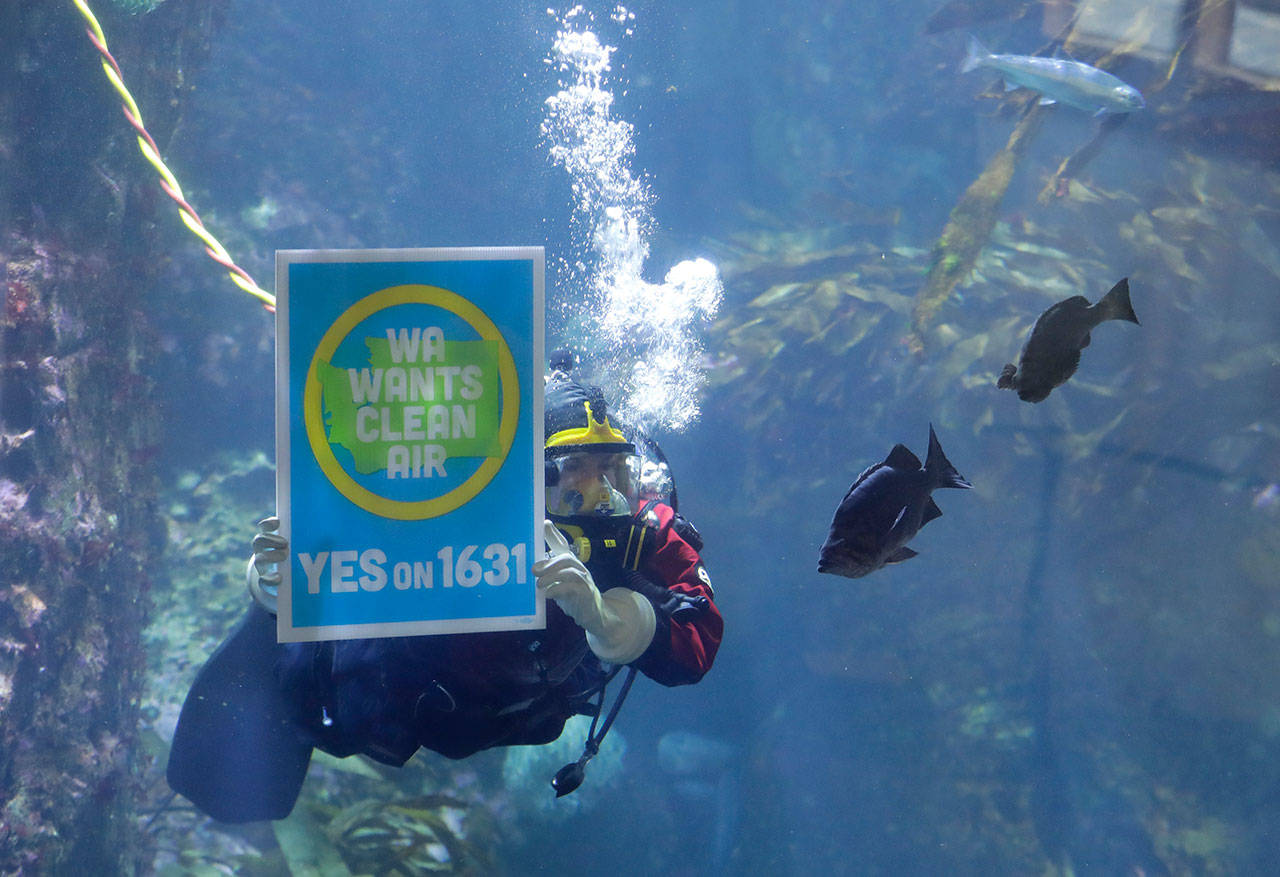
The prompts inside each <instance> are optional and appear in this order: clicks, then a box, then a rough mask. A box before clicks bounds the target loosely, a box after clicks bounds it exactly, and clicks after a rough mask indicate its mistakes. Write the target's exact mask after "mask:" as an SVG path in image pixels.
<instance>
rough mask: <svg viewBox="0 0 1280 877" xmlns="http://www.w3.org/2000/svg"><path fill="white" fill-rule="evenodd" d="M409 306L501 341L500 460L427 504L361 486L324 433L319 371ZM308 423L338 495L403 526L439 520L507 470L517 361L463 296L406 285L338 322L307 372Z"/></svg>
mask: <svg viewBox="0 0 1280 877" xmlns="http://www.w3.org/2000/svg"><path fill="white" fill-rule="evenodd" d="M403 304H425V305H432V306H434V307H438V308H440V309H442V310H446V311H449V312H450V313H452V314H454V315H455V316H457V317H460V318H461V319H462V320H463V321H465V322H466V323H467V324H468V325H469V326H471V328H472V329H474V330H475V331H476V333H477V334H478V335H479V336H480V338H481V339H482V340H484V341H495V342H497V344H498V377H499V380H500V382H501V384H502V417H501V419H500V420H499V422H498V446H499V452H498V455H497V456H496V457H486V458H485V461H484V462H483V463H481V464H480V467H479V468H478V469H476V471H475V472H473V473H472V474H471V477H469V478H468V479H467V480H466V481H464V482H462V483H461V484H459V485H458V486H457V487H455V488H453V490H450V491H449V492H448V493H446V494H444V495H442V496H437V497H435V498H434V499H423V500H417V501H412V502H407V501H404V500H396V499H388V498H387V497H385V496H379V495H378V494H376V493H374V492H373V491H372V490H369V489H368V488H367V487H364V486H363V485H361V484H360V483H358V482H357V481H356V480H355V479H354V478H352V477H351V475H349V474H348V473H347V470H346V469H344V468H342V464H341V463H339V462H338V458H337V457H335V456H334V454H333V447H332V446H331V445H330V444H329V437H328V436H327V435H325V431H324V413H323V411H322V410H321V392H320V391H321V387H320V378H319V376H318V373H317V369H316V366H317V364H318V363H321V362H325V363H327V362H329V361H330V360H331V359H332V358H333V354H334V353H335V352H336V351H337V349H338V345H339V344H341V343H342V341H343V340H344V339H345V338H346V337H347V335H348V334H350V332H351V331H352V330H353V329H355V327H356V326H358V325H359V324H360V323H361V322H363V321H364V320H365V319H367V318H368V317H370V316H372V315H373V314H375V313H377V312H378V311H381V310H385V309H386V308H390V307H395V306H396V305H403ZM302 411H303V420H304V422H305V423H306V427H307V440H308V441H309V442H310V444H311V452H312V453H313V454H314V455H315V458H316V463H318V464H319V465H320V469H321V471H322V472H324V474H325V477H327V478H328V479H329V482H330V483H331V484H332V485H333V486H334V487H336V488H337V489H338V492H339V493H341V494H342V495H343V496H345V497H346V498H347V499H349V500H351V501H352V502H353V503H355V504H356V505H358V506H359V507H360V508H362V509H364V510H365V511H368V512H372V513H373V514H375V515H378V516H379V517H383V518H394V519H396V520H400V521H420V520H423V519H426V518H435V517H438V516H440V515H443V514H447V513H448V512H451V511H453V510H454V509H456V508H458V507H459V506H461V505H463V504H464V503H467V502H469V501H470V500H472V499H473V498H475V496H476V494H478V493H479V492H480V491H481V490H483V489H484V488H485V485H487V484H488V483H489V482H490V481H491V480H492V479H493V476H494V475H496V474H497V472H498V470H499V469H500V468H501V467H502V464H503V462H505V461H506V459H507V454H508V453H509V452H510V451H511V443H512V442H513V441H514V440H515V435H516V422H517V419H518V417H519V414H520V391H519V386H518V381H517V379H516V363H515V360H514V359H513V358H512V356H511V349H510V348H509V347H508V346H507V341H506V339H505V338H503V337H502V333H501V332H499V331H498V327H497V326H495V325H494V324H493V321H492V320H490V319H489V318H488V317H487V316H485V313H484V311H482V310H480V309H479V308H478V307H476V306H475V305H474V304H472V303H471V302H470V301H467V300H466V299H465V298H463V297H462V296H460V295H458V294H457V293H453V292H450V291H449V290H447V289H441V288H440V287H438V286H426V285H422V284H406V285H404V286H390V287H387V288H386V289H382V290H379V291H378V292H375V293H372V294H371V295H367V296H365V297H364V298H362V299H360V300H359V301H358V302H356V303H355V304H353V305H352V306H351V307H349V308H347V310H346V311H345V312H344V313H343V314H342V316H340V317H338V319H337V320H335V321H334V322H333V325H331V326H330V327H329V328H328V330H327V331H326V332H325V333H324V337H323V338H321V339H320V344H319V345H318V346H317V347H316V352H315V354H314V355H313V356H312V357H311V364H310V365H309V366H308V367H307V380H306V384H305V386H304V387H303V391H302Z"/></svg>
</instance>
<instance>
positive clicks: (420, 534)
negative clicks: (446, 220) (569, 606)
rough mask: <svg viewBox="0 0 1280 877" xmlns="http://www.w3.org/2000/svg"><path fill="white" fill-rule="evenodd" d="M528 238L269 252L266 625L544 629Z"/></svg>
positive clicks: (285, 638)
mask: <svg viewBox="0 0 1280 877" xmlns="http://www.w3.org/2000/svg"><path fill="white" fill-rule="evenodd" d="M542 283H543V252H542V250H541V248H514V247H510V248H507V247H496V248H453V249H405V250H289V251H280V252H278V253H277V254H276V290H277V308H278V309H277V313H276V347H277V353H276V385H277V386H276V455H277V475H276V490H277V503H278V508H279V514H280V519H281V522H280V526H281V534H282V535H284V536H285V537H286V538H287V539H288V540H289V546H290V552H289V562H288V564H282V573H283V581H282V583H281V585H280V591H279V600H278V605H279V614H278V626H277V633H278V637H279V639H280V641H281V642H298V641H311V640H330V639H350V638H355V637H384V636H413V635H421V634H436V633H463V632H472V631H486V630H517V629H530V628H538V627H542V626H543V622H544V606H543V602H542V600H541V599H539V597H538V595H537V593H536V589H535V587H534V583H533V577H532V575H531V574H530V571H529V567H530V565H531V563H532V561H533V560H534V558H535V555H536V553H538V552H540V551H541V549H542V536H541V522H542V519H543V509H542V504H543V484H542V482H543V477H544V476H543V471H542V470H543V462H542V457H543V453H542V442H543V429H542V426H543V424H542V387H543V377H542V359H543V351H542V348H543V286H542Z"/></svg>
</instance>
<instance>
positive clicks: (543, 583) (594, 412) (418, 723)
mask: <svg viewBox="0 0 1280 877" xmlns="http://www.w3.org/2000/svg"><path fill="white" fill-rule="evenodd" d="M573 363H574V358H573V354H572V352H571V351H556V352H555V353H553V354H552V357H551V366H552V373H551V375H550V377H549V378H548V379H547V383H546V391H545V411H546V416H545V419H546V453H545V464H544V465H545V481H546V509H547V516H548V518H549V520H547V521H545V522H544V529H545V539H546V542H547V546H548V549H549V551H548V553H547V555H546V556H545V557H544V558H543V559H541V560H539V561H537V562H536V563H534V564H533V574H534V576H535V579H536V584H537V587H538V589H539V590H540V591H541V592H542V593H543V594H544V595H545V596H546V597H547V606H546V627H545V629H543V630H529V631H501V632H490V633H465V634H448V635H435V636H416V637H392V638H381V639H355V640H339V641H330V642H308V643H277V642H276V620H275V616H274V611H275V599H274V598H275V595H274V593H273V590H272V588H273V586H278V585H279V582H280V574H279V572H278V569H277V568H276V566H275V565H277V564H280V563H284V562H287V559H288V544H287V542H286V540H285V539H284V538H283V537H282V536H280V535H279V534H278V533H275V532H273V531H274V530H275V529H276V528H277V527H278V520H277V519H275V518H268V519H266V520H265V521H263V522H262V528H263V532H261V533H259V534H258V535H257V536H256V537H255V538H254V540H253V552H254V553H253V557H252V558H251V559H250V561H249V569H248V578H249V589H250V593H251V594H252V595H253V597H254V602H253V603H252V604H251V605H250V608H249V612H248V614H247V615H246V616H245V618H244V619H243V620H242V621H241V623H240V625H239V626H238V627H237V628H236V630H235V631H233V632H232V634H231V635H230V636H229V637H228V638H227V640H226V641H224V642H223V643H222V645H221V646H219V647H218V649H217V650H216V651H215V652H214V654H213V655H212V656H211V657H210V658H209V660H208V661H207V662H206V664H205V665H204V667H203V668H202V669H201V670H200V673H199V674H198V675H197V677H196V680H195V682H194V683H193V684H192V687H191V690H190V692H189V693H188V694H187V698H186V701H185V702H184V704H183V707H182V713H181V715H180V717H179V720H178V725H177V729H176V730H175V732H174V739H173V745H172V748H171V750H170V754H169V764H168V767H167V770H166V776H167V778H168V780H169V785H170V787H171V788H172V789H173V790H174V791H175V792H178V793H179V794H182V795H183V796H185V797H186V798H188V799H190V800H191V801H192V802H193V803H194V804H195V805H196V806H197V807H199V808H200V809H201V810H202V811H204V812H205V813H207V814H208V815H210V816H212V817H213V818H215V819H217V820H220V821H223V822H252V821H257V820H264V819H283V818H284V817H285V816H287V815H288V814H289V812H290V811H291V810H292V809H293V805H294V802H295V801H296V800H297V798H298V794H299V792H300V790H301V788H302V783H303V780H304V779H305V777H306V772H307V766H308V764H309V762H310V759H311V752H312V749H313V748H319V749H322V750H324V751H325V752H328V753H330V754H331V755H334V756H337V757H346V756H349V755H356V754H363V755H367V756H369V757H370V758H373V759H375V760H377V761H379V762H382V763H383V764H389V765H393V766H396V767H399V766H401V765H403V764H404V763H405V762H407V761H408V760H409V759H410V758H411V757H412V756H413V755H414V753H415V752H417V750H418V748H419V747H423V748H426V749H431V750H434V751H436V752H439V753H441V754H443V755H445V756H448V757H449V758H466V757H467V756H469V755H472V754H474V753H476V752H478V751H480V750H482V749H488V748H491V747H495V746H512V745H520V744H542V743H549V742H551V741H553V740H555V739H556V738H558V737H559V736H560V733H561V731H562V730H563V729H564V724H565V722H566V721H567V720H568V719H569V718H570V717H571V716H573V715H577V714H583V715H591V716H593V719H592V723H591V730H590V731H589V732H588V735H587V740H586V743H585V746H584V750H583V754H582V757H581V758H579V759H578V761H577V762H571V763H569V764H566V765H565V766H564V768H562V769H561V770H560V771H559V773H557V774H556V776H555V778H554V779H553V780H552V786H553V787H554V788H555V790H556V796H557V797H559V796H561V795H564V794H568V793H569V792H572V791H573V790H574V789H575V788H577V787H578V785H579V784H580V783H581V782H582V781H583V777H584V768H585V767H586V764H587V762H589V761H590V759H591V757H592V756H594V755H595V754H596V752H597V751H598V749H599V746H600V742H601V740H602V739H603V737H604V735H605V734H606V733H607V732H608V730H609V727H610V726H611V725H612V723H613V720H614V718H615V717H616V716H617V711H618V708H619V707H620V706H621V702H622V700H623V698H625V696H626V693H627V690H628V689H629V688H630V685H631V682H632V681H633V679H634V677H635V673H636V671H637V670H638V671H639V672H641V673H644V674H645V675H646V676H648V677H649V678H651V679H654V680H655V681H657V682H659V683H661V684H663V685H667V686H674V685H685V684H690V683H694V682H697V681H699V680H700V679H701V678H702V676H703V675H704V674H705V673H706V672H707V670H709V669H710V668H711V664H712V662H713V661H714V659H715V654H716V650H717V649H718V648H719V645H720V639H721V635H722V633H723V629H724V621H723V619H722V618H721V616H720V612H719V610H718V609H717V608H716V607H715V604H714V603H713V602H712V601H713V599H714V592H713V590H712V587H711V580H710V577H709V576H708V574H707V572H706V569H705V567H704V566H703V564H702V559H701V557H700V556H699V553H698V552H699V550H700V549H701V547H702V540H701V537H700V536H699V535H698V533H697V530H695V529H694V528H693V526H692V525H691V524H689V523H688V522H687V521H686V520H685V519H684V518H682V517H681V516H680V515H679V514H678V513H677V511H676V510H675V508H673V506H675V505H676V504H677V503H676V499H675V489H674V483H673V482H672V481H671V479H670V471H669V468H668V467H667V465H666V461H665V459H664V458H662V456H661V451H660V450H657V446H656V445H654V444H652V442H649V441H648V440H647V439H645V438H644V437H643V436H639V435H637V436H636V437H635V438H636V440H637V441H639V442H641V443H642V445H645V446H646V450H647V451H649V454H648V457H649V459H647V460H646V459H645V455H642V454H640V453H638V452H637V448H636V443H635V442H633V441H631V440H629V439H628V438H627V437H626V436H624V435H623V433H621V432H619V431H618V429H616V428H615V427H614V426H612V425H611V424H610V422H609V416H608V408H607V405H606V402H605V399H604V396H603V393H602V392H601V391H600V389H599V388H598V387H587V386H583V385H581V384H579V383H578V382H577V381H576V380H575V379H574V378H573V377H572V376H571V371H572V368H573ZM655 453H656V459H654V454H655ZM624 669H625V671H626V678H625V681H624V682H623V686H622V689H621V693H620V694H619V695H618V696H617V697H616V698H615V699H614V702H613V706H612V708H611V709H610V711H609V713H608V715H607V717H605V718H604V720H603V722H602V721H601V714H602V713H603V712H604V710H603V704H604V695H605V686H606V685H607V684H608V682H609V681H610V680H611V679H612V678H613V677H614V676H615V675H616V674H618V673H619V672H620V671H622V670H624ZM598 724H599V726H600V727H599V730H597V725H598Z"/></svg>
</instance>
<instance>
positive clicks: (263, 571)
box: [245, 515, 289, 615]
mask: <svg viewBox="0 0 1280 877" xmlns="http://www.w3.org/2000/svg"><path fill="white" fill-rule="evenodd" d="M278 529H280V519H279V518H277V517H276V516H275V515H272V516H271V517H269V518H263V519H262V520H261V521H259V522H258V531H259V532H258V534H257V535H256V536H254V537H253V556H252V557H250V558H249V568H248V569H247V570H246V571H245V583H246V584H247V585H248V586H249V595H250V596H252V597H253V599H254V600H255V601H256V602H257V604H258V605H259V606H261V607H262V608H263V609H265V610H267V611H268V612H270V613H271V614H272V615H275V614H276V593H277V589H278V588H279V587H280V566H279V565H280V564H283V563H288V562H289V540H288V539H286V538H284V537H283V536H281V535H280V534H279V533H277V532H276V530H278Z"/></svg>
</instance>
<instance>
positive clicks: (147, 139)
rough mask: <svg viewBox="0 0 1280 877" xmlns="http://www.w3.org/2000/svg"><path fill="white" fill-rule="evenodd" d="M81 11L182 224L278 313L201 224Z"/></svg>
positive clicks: (92, 20) (95, 27) (84, 10)
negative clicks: (173, 202) (175, 203)
mask: <svg viewBox="0 0 1280 877" xmlns="http://www.w3.org/2000/svg"><path fill="white" fill-rule="evenodd" d="M71 2H72V3H74V4H75V5H76V8H77V9H79V10H80V14H81V15H83V16H84V17H85V20H86V21H88V22H89V31H88V33H89V39H90V41H91V42H92V43H93V45H94V47H95V48H96V49H97V50H98V53H99V54H100V55H102V71H103V72H104V73H105V74H106V75H107V80H108V81H109V82H110V83H111V86H112V88H114V89H115V90H116V92H117V93H118V94H119V95H120V98H121V100H123V101H124V114H125V118H127V119H128V120H129V124H130V125H132V126H133V127H134V129H135V130H137V132H138V149H139V150H141V152H142V155H143V157H144V158H145V159H146V160H147V161H148V162H150V164H151V166H152V167H154V168H155V169H156V172H157V173H158V174H160V179H161V183H160V187H161V188H163V189H164V190H165V192H166V193H167V194H168V195H169V197H170V198H172V199H173V200H174V201H175V202H177V204H178V216H179V217H180V218H181V219H182V224H183V225H185V226H186V227H187V228H188V229H190V230H191V233H192V234H194V235H195V236H196V237H198V238H199V239H200V240H201V242H202V243H203V244H204V245H205V250H206V252H208V254H209V256H210V258H212V259H213V260H214V261H215V262H217V263H218V264H220V265H222V266H223V267H224V268H226V269H227V270H228V272H229V274H230V276H231V282H232V283H234V284H235V285H236V286H238V287H240V288H241V289H243V290H244V291H245V292H247V293H249V294H250V295H252V296H254V297H255V298H257V299H259V300H260V301H262V303H263V304H265V305H266V306H267V307H268V308H269V309H271V310H274V309H275V304H276V297H275V296H274V295H272V294H271V293H269V292H267V291H266V290H265V289H263V288H262V287H261V286H259V285H258V284H257V283H256V282H255V281H254V279H253V278H252V277H250V276H249V274H248V272H247V271H245V270H244V269H243V268H241V267H240V266H239V265H237V264H236V263H235V261H234V260H233V259H232V258H231V255H230V254H229V253H228V252H227V249H226V247H224V246H222V244H221V243H219V242H218V239H217V238H215V237H214V236H213V235H212V234H211V233H210V232H209V230H208V229H207V228H205V227H204V223H203V222H201V221H200V216H199V214H197V213H196V211H195V208H194V207H192V206H191V205H190V204H188V203H187V200H186V196H184V195H183V194H182V187H181V186H180V185H178V179H177V177H175V176H174V175H173V172H172V171H170V170H169V167H168V165H166V164H165V163H164V159H163V158H161V157H160V150H159V149H158V148H157V147H156V143H155V140H153V139H152V138H151V135H150V134H148V133H147V129H146V126H145V125H143V124H142V111H141V110H139V109H138V104H137V102H136V101H134V99H133V95H132V94H130V93H129V89H128V87H127V86H125V84H124V77H123V76H122V75H121V73H120V67H119V65H117V64H116V61H115V58H113V57H112V56H111V52H109V51H108V50H107V37H106V34H104V33H103V32H102V25H100V24H98V18H97V16H95V15H94V14H93V11H92V10H91V9H89V6H88V4H86V3H85V0H71Z"/></svg>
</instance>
